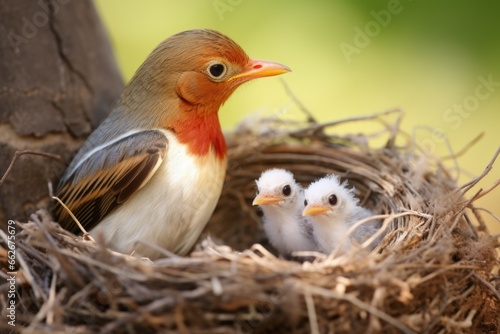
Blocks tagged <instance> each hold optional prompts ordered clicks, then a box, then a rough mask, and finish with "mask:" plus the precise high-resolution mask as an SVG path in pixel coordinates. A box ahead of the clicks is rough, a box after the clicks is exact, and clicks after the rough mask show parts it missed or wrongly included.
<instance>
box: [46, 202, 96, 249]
mask: <svg viewBox="0 0 500 334" xmlns="http://www.w3.org/2000/svg"><path fill="white" fill-rule="evenodd" d="M52 199H54V200H56V201H57V203H59V205H61V206H62V207H63V208H64V210H66V212H67V213H68V214H69V215H70V217H71V218H72V219H73V221H74V222H75V223H76V225H78V227H79V228H80V231H82V233H83V237H84V238H89V239H90V240H91V241H95V240H94V239H93V238H92V236H91V235H90V234H89V233H88V232H87V230H86V229H85V228H84V227H83V225H82V224H80V221H79V220H78V218H76V217H75V215H74V214H73V212H71V210H70V209H69V208H68V207H67V206H66V204H64V203H63V201H61V199H60V198H59V197H57V196H52Z"/></svg>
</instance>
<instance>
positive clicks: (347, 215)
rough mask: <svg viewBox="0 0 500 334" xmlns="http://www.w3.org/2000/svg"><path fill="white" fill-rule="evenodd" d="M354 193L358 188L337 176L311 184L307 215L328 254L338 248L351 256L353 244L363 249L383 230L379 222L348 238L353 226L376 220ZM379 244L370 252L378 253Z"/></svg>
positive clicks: (371, 223)
mask: <svg viewBox="0 0 500 334" xmlns="http://www.w3.org/2000/svg"><path fill="white" fill-rule="evenodd" d="M354 192H355V189H354V188H348V184H347V181H346V182H342V183H341V182H340V178H339V177H338V176H337V175H333V174H332V175H327V176H325V177H323V178H321V179H319V180H317V181H315V182H313V183H311V184H310V185H309V187H308V188H307V189H305V191H304V198H305V199H304V205H305V208H304V210H303V215H304V216H307V217H309V219H310V221H311V224H312V227H313V234H314V236H315V238H316V241H317V243H318V246H319V248H320V250H321V251H322V252H324V253H326V254H330V253H331V252H332V251H333V250H334V249H335V248H336V247H339V249H340V251H341V252H347V251H349V250H350V249H351V247H352V245H353V243H357V244H359V245H361V244H362V243H363V242H364V241H366V240H367V239H369V238H370V237H371V236H372V235H373V234H375V233H376V232H377V231H378V229H379V222H378V221H369V222H366V223H364V224H362V225H361V226H359V227H358V228H356V229H355V230H354V231H353V232H352V233H351V234H350V235H347V232H348V230H349V229H350V228H351V226H353V225H354V224H356V223H357V222H358V221H360V220H361V219H364V218H367V217H369V216H372V212H371V211H370V210H368V209H365V208H363V207H361V206H359V199H358V198H356V196H355V195H354ZM379 242H380V240H379V239H377V240H375V241H374V242H372V243H371V244H370V245H369V246H368V248H369V249H370V250H372V249H374V248H375V246H376V245H377V244H378V243H379Z"/></svg>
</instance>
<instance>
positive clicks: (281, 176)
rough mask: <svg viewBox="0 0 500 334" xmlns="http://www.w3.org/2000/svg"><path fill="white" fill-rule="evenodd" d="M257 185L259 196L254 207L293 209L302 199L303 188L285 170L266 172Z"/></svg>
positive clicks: (254, 201) (257, 181)
mask: <svg viewBox="0 0 500 334" xmlns="http://www.w3.org/2000/svg"><path fill="white" fill-rule="evenodd" d="M255 182H256V184H257V196H256V197H255V199H254V200H253V203H252V205H259V206H260V207H276V208H282V209H291V208H292V207H294V206H296V204H297V201H298V200H299V198H301V192H302V188H301V186H300V185H299V184H298V183H297V182H296V181H295V179H294V177H293V174H292V173H291V172H289V171H287V170H284V169H277V168H275V169H269V170H266V171H264V172H263V173H262V174H261V176H260V178H259V179H258V180H256V181H255Z"/></svg>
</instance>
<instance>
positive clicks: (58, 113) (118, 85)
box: [0, 0, 123, 225]
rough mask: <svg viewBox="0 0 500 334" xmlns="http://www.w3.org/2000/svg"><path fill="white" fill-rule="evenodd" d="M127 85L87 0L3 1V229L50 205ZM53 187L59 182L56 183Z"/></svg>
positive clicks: (0, 171) (0, 216)
mask: <svg viewBox="0 0 500 334" xmlns="http://www.w3.org/2000/svg"><path fill="white" fill-rule="evenodd" d="M122 88H123V82H122V79H121V76H120V74H119V71H118V68H117V66H116V63H115V60H114V57H113V52H112V50H111V46H110V43H109V41H108V38H107V35H106V32H105V30H104V28H103V26H102V23H101V22H100V20H99V16H98V14H97V12H96V9H95V7H94V5H93V3H92V1H90V0H85V1H83V0H78V1H74V0H73V1H71V0H37V1H36V0H0V177H1V176H2V175H3V173H4V172H5V170H6V169H7V166H8V165H9V163H10V161H11V159H12V157H13V156H14V153H15V152H16V151H17V150H26V149H30V150H37V151H43V152H49V153H53V154H58V155H60V156H61V157H62V158H63V160H62V163H61V162H57V161H54V160H51V159H48V158H46V157H40V156H29V155H24V156H22V157H20V159H19V160H18V161H17V163H16V165H15V166H14V168H13V170H12V172H11V173H10V174H9V175H8V177H7V179H6V180H5V182H4V183H3V184H2V185H1V186H0V225H4V224H5V223H6V222H7V220H8V219H26V217H27V216H28V215H29V214H30V213H32V212H33V211H34V210H35V209H36V208H39V207H47V206H48V204H49V202H50V200H49V196H48V195H49V192H48V182H49V181H51V182H56V181H57V179H58V177H59V176H60V175H61V173H62V172H63V171H64V169H65V167H66V165H67V163H68V162H69V161H70V158H71V157H72V156H73V154H74V153H75V151H76V149H78V147H80V145H81V144H82V143H83V141H84V139H85V138H86V137H87V135H88V134H89V133H90V132H91V131H92V130H93V129H94V128H95V127H96V126H97V125H98V124H99V123H100V122H101V121H102V120H103V119H104V118H105V117H106V116H107V115H108V113H109V112H110V110H111V107H112V105H113V104H114V102H115V101H116V100H117V99H118V97H119V94H120V92H121V90H122ZM54 186H55V184H54Z"/></svg>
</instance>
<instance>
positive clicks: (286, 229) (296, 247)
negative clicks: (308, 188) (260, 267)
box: [252, 168, 317, 256]
mask: <svg viewBox="0 0 500 334" xmlns="http://www.w3.org/2000/svg"><path fill="white" fill-rule="evenodd" d="M255 182H256V183H257V196H256V197H255V199H254V200H253V203H252V204H253V205H258V206H260V207H261V209H262V212H263V214H264V217H263V220H264V230H265V232H266V235H267V238H268V239H269V242H270V243H271V245H273V246H274V247H275V248H276V249H277V250H278V252H279V253H280V254H281V255H283V256H289V255H290V254H291V253H292V252H295V251H316V250H317V245H316V243H315V241H314V240H313V237H312V229H311V226H310V225H309V226H307V222H306V219H305V218H304V217H302V209H303V208H304V206H303V203H304V195H303V189H302V187H301V186H300V185H299V184H298V183H297V182H296V181H295V179H294V177H293V174H292V173H291V172H289V171H287V170H284V169H277V168H275V169H269V170H266V171H264V172H263V173H262V174H261V176H260V178H259V179H258V180H256V181H255Z"/></svg>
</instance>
